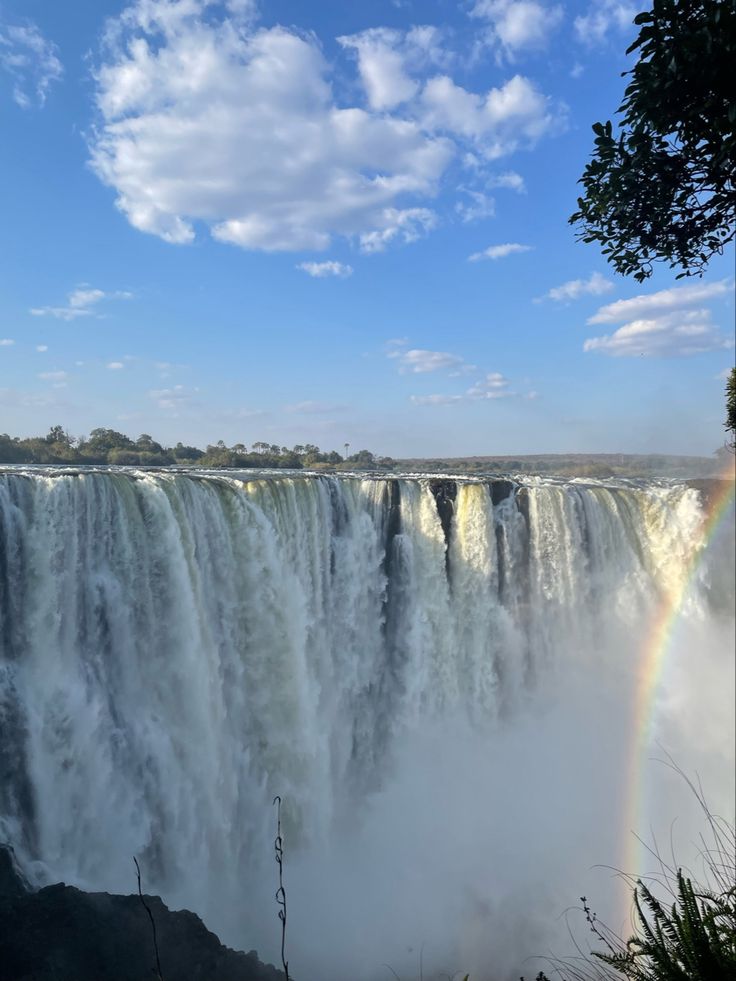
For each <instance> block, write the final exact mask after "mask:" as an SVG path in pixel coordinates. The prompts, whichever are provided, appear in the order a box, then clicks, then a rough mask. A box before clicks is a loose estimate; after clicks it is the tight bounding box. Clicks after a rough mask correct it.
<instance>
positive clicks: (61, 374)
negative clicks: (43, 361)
mask: <svg viewBox="0 0 736 981" xmlns="http://www.w3.org/2000/svg"><path fill="white" fill-rule="evenodd" d="M38 377H39V378H40V379H41V381H53V382H60V381H64V380H65V379H66V378H67V377H68V376H67V373H66V372H65V371H41V372H40V373H39V375H38Z"/></svg>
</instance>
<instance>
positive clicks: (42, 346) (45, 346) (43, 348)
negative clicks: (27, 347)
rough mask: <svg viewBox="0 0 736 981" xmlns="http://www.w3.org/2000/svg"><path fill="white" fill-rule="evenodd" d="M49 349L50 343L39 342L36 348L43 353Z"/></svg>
mask: <svg viewBox="0 0 736 981" xmlns="http://www.w3.org/2000/svg"><path fill="white" fill-rule="evenodd" d="M48 349H49V346H48V344H37V345H36V350H37V351H39V352H41V353H43V352H44V351H48Z"/></svg>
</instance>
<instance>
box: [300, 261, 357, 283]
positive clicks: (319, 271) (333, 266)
mask: <svg viewBox="0 0 736 981" xmlns="http://www.w3.org/2000/svg"><path fill="white" fill-rule="evenodd" d="M296 268H297V269H302V270H303V271H304V272H305V273H307V275H309V276H313V277H314V278H315V279H324V278H325V277H327V276H337V277H339V278H340V279H346V278H347V277H348V276H352V275H353V267H352V266H348V265H346V264H345V263H343V262H334V261H333V260H328V261H327V262H300V263H299V265H298V266H297V267H296Z"/></svg>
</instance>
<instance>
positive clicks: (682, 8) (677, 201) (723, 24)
mask: <svg viewBox="0 0 736 981" xmlns="http://www.w3.org/2000/svg"><path fill="white" fill-rule="evenodd" d="M634 22H635V23H636V24H637V25H639V26H640V28H641V30H640V32H639V36H638V37H637V39H636V40H635V41H634V43H633V44H632V45H631V47H630V48H629V49H628V52H627V54H628V53H629V52H632V51H636V52H638V61H637V63H636V65H635V67H634V68H633V69H632V70H631V71H629V72H625V73H624V76H626V75H628V76H630V81H629V84H628V87H627V88H626V92H625V95H624V100H623V102H622V103H621V105H620V106H619V109H618V112H619V113H620V114H621V124H620V125H621V128H620V131H616V130H614V127H613V125H612V123H611V122H610V121H609V122H606V123H596V124H595V125H594V126H593V131H594V133H595V150H594V152H593V158H592V160H591V161H590V162H589V163H588V165H587V167H586V168H585V172H584V174H583V176H582V178H581V180H580V183H581V184H582V185H583V187H584V189H585V194H584V196H583V197H581V198H578V209H579V210H578V211H577V212H576V213H575V214H574V215H572V217H571V218H570V223H571V224H576V225H578V226H580V228H581V230H580V234H579V237H580V238H581V239H582V241H584V242H598V243H599V244H600V245H601V247H602V251H603V254H604V255H606V256H607V257H608V261H609V262H610V263H611V264H612V265H613V266H614V268H615V269H616V271H617V272H619V273H621V274H623V275H633V276H634V278H635V279H637V280H638V281H640V282H642V281H644V280H645V279H646V278H647V277H648V276H650V275H651V273H652V263H653V262H655V261H665V262H668V263H669V265H670V267H671V268H675V267H678V268H680V269H682V270H683V271H682V272H681V273H680V276H689V275H693V274H696V275H700V274H702V273H703V271H704V270H705V267H706V265H707V263H708V261H709V259H710V258H711V257H712V256H713V255H714V254H716V253H721V252H722V251H723V247H724V245H726V243H727V242H730V241H731V240H732V239H733V237H734V223H735V220H736V188H735V187H734V174H735V173H736V87H735V86H734V83H733V75H734V65H735V64H736V0H654V3H653V7H652V9H651V10H648V11H645V12H644V13H641V14H639V15H638V16H637V17H636V18H635V21H634ZM678 278H679V277H678Z"/></svg>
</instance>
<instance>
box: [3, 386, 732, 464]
mask: <svg viewBox="0 0 736 981" xmlns="http://www.w3.org/2000/svg"><path fill="white" fill-rule="evenodd" d="M730 404H731V405H733V398H732V401H731V403H730ZM730 411H731V412H733V410H732V409H731V410H730ZM727 428H728V426H727ZM720 453H721V454H726V453H727V451H726V450H725V449H724V448H723V447H721V450H720ZM4 463H6V464H7V463H10V464H23V463H30V464H51V465H67V466H88V465H93V466H101V465H103V466H104V465H106V464H108V465H115V466H132V467H169V466H197V467H204V468H208V469H228V468H229V469H234V470H248V469H255V468H269V469H270V468H273V469H277V468H278V469H284V468H288V469H294V470H299V469H305V468H306V469H310V470H312V469H313V470H379V471H383V472H395V473H412V472H415V473H448V474H474V475H478V476H493V475H494V474H495V475H499V476H500V475H501V474H507V473H526V474H540V475H544V474H554V475H555V476H562V477H594V478H602V479H605V478H607V477H680V478H687V477H708V476H711V475H715V474H717V473H718V472H719V468H720V467H722V460H721V459H720V456H718V457H713V458H712V459H711V458H709V457H692V456H665V455H662V454H649V455H641V454H632V453H556V454H554V453H553V454H534V455H532V456H473V457H436V458H434V459H403V460H394V459H392V458H391V457H388V456H378V455H375V454H373V453H371V452H370V451H369V450H359V451H358V452H357V453H353V454H351V455H350V456H347V457H343V456H341V455H340V454H339V453H337V452H336V451H335V450H332V451H330V452H325V451H323V450H321V449H320V448H319V447H318V446H314V445H313V444H311V443H306V444H305V445H303V446H302V445H297V446H294V447H292V449H288V448H287V447H286V446H277V445H275V444H273V443H265V442H255V443H253V444H251V447H250V449H248V447H247V446H245V444H244V443H235V444H234V445H233V446H226V444H225V443H224V441H223V440H219V441H218V442H217V443H215V444H214V445H209V446H207V447H206V448H205V449H203V450H202V449H199V448H198V447H196V446H188V445H184V444H183V443H181V442H179V443H176V445H175V446H168V447H167V446H164V445H162V444H161V443H157V442H156V441H155V440H154V439H153V438H152V437H151V436H149V435H148V434H147V433H143V434H142V435H140V436H139V437H138V438H137V439H135V440H133V439H131V438H130V437H128V436H126V435H124V434H123V433H118V432H116V431H115V430H114V429H93V430H92V432H91V433H90V434H89V436H88V437H84V436H81V437H76V438H75V437H73V436H70V435H69V433H68V432H67V431H66V430H65V429H64V428H63V426H52V427H51V429H50V430H49V432H48V434H47V435H46V436H32V437H30V438H28V439H19V438H18V437H11V436H8V435H7V434H0V464H4Z"/></svg>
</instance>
